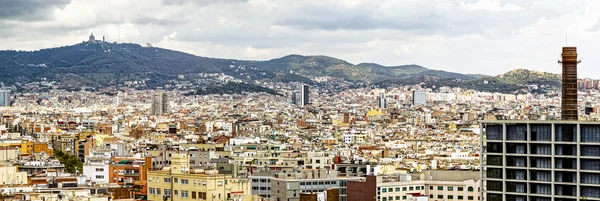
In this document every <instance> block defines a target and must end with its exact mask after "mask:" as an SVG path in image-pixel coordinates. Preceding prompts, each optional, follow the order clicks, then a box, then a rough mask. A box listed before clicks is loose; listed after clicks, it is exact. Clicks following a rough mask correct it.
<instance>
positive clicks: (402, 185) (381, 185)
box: [347, 171, 480, 201]
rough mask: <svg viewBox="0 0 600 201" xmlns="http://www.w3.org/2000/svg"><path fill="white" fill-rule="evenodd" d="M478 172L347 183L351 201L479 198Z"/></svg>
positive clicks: (385, 177) (386, 177)
mask: <svg viewBox="0 0 600 201" xmlns="http://www.w3.org/2000/svg"><path fill="white" fill-rule="evenodd" d="M479 184H480V180H479V172H476V171H428V172H425V173H421V174H417V175H411V174H395V175H379V176H374V175H368V176H366V179H363V180H361V181H350V182H348V189H347V190H348V200H349V201H359V200H361V201H362V200H367V201H393V200H427V198H429V200H440V201H441V200H448V201H461V200H479V198H480V197H479V194H480V192H479V191H478V189H479Z"/></svg>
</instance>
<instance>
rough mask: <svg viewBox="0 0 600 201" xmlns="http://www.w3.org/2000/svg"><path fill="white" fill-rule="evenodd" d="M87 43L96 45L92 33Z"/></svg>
mask: <svg viewBox="0 0 600 201" xmlns="http://www.w3.org/2000/svg"><path fill="white" fill-rule="evenodd" d="M88 43H96V37H94V33H92V34H90V39H89V40H88Z"/></svg>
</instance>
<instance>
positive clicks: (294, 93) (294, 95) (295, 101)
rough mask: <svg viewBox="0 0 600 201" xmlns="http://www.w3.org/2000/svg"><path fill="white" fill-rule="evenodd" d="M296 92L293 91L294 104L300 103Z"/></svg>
mask: <svg viewBox="0 0 600 201" xmlns="http://www.w3.org/2000/svg"><path fill="white" fill-rule="evenodd" d="M296 94H297V93H296V92H295V91H294V92H292V104H294V105H296V104H298V102H297V100H296V99H297V98H298V97H297V96H296Z"/></svg>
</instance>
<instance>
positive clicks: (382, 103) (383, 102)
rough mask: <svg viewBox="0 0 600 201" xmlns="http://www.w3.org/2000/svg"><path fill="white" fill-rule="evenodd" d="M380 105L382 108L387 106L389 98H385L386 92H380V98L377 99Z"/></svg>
mask: <svg viewBox="0 0 600 201" xmlns="http://www.w3.org/2000/svg"><path fill="white" fill-rule="evenodd" d="M377 102H378V105H379V108H380V109H385V108H387V100H386V99H385V94H384V93H380V94H379V98H378V99H377Z"/></svg>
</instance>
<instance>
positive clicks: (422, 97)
mask: <svg viewBox="0 0 600 201" xmlns="http://www.w3.org/2000/svg"><path fill="white" fill-rule="evenodd" d="M412 98H413V101H412V104H413V106H415V105H425V103H426V100H427V93H426V92H424V91H413V97H412Z"/></svg>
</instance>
